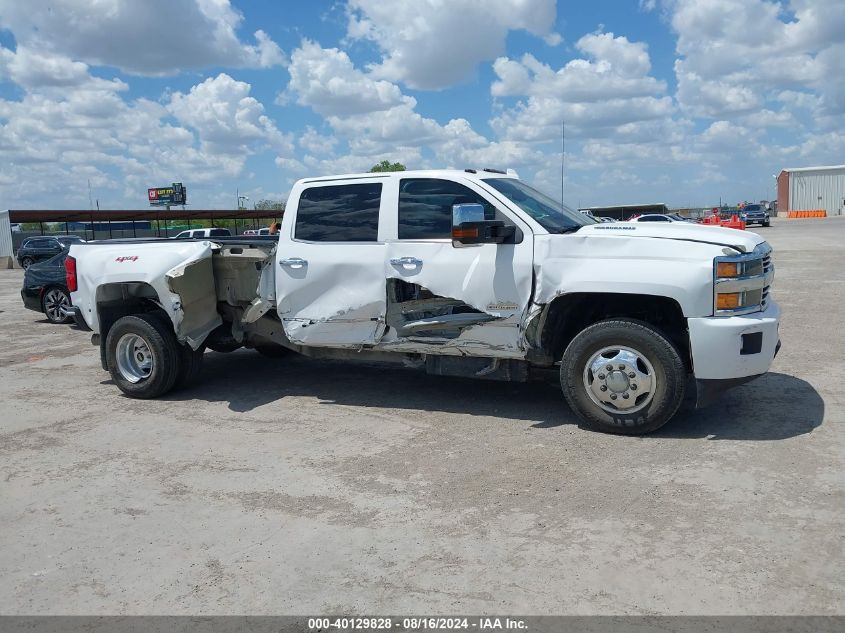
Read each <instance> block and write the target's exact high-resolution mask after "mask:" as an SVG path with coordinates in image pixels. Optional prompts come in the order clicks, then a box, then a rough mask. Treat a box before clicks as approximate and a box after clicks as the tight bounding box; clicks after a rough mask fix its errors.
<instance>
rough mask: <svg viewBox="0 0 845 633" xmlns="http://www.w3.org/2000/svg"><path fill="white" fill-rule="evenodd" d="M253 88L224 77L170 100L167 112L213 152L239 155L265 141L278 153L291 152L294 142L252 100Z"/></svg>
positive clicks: (209, 79) (218, 77) (204, 83)
mask: <svg viewBox="0 0 845 633" xmlns="http://www.w3.org/2000/svg"><path fill="white" fill-rule="evenodd" d="M250 88H251V87H250V85H249V84H248V83H246V82H243V81H236V80H234V79H232V78H231V77H230V76H229V75H227V74H225V73H220V74H219V75H217V77H214V78H208V79H206V80H205V81H203V82H202V83H200V84H197V85H195V86H193V87H192V88H191V89H190V91H189V92H188V93H187V94H182V93H179V92H177V93H175V94H173V95H172V96H171V99H170V103H169V104H168V106H167V108H168V110H169V111H170V112H171V113H172V114H173V116H174V117H176V119H177V120H178V121H179V122H180V123H183V124H185V125H188V126H190V127H192V128H194V129H195V130H197V132H198V134H199V138H200V141H201V142H202V143H203V145H204V146H205V147H206V148H207V149H208V150H209V151H212V152H225V151H232V149H234V150H235V151H239V148H242V147H243V146H245V145H248V144H249V143H252V142H255V141H264V142H266V143H268V144H270V145H272V146H273V147H275V148H276V149H277V150H284V151H288V152H289V151H292V141H291V139H290V138H289V137H287V136H285V135H284V134H282V133H281V132H280V131H279V130H278V129H277V128H276V126H275V124H274V123H273V122H272V121H271V120H270V118H269V117H268V116H267V115H266V114H265V113H264V106H263V105H262V104H261V103H259V102H258V100H257V99H255V98H254V97H251V96H249V92H250Z"/></svg>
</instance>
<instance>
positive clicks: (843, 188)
mask: <svg viewBox="0 0 845 633" xmlns="http://www.w3.org/2000/svg"><path fill="white" fill-rule="evenodd" d="M820 210H823V211H826V212H827V215H829V216H831V215H842V214H843V211H844V210H845V165H833V166H829V167H797V168H793V169H784V170H783V171H782V172H780V174H778V215H781V214H783V215H786V213H787V212H789V211H820Z"/></svg>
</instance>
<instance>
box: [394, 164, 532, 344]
mask: <svg viewBox="0 0 845 633" xmlns="http://www.w3.org/2000/svg"><path fill="white" fill-rule="evenodd" d="M390 184H391V185H392V187H391V189H392V190H391V194H390V195H391V203H392V204H391V215H390V219H391V220H392V223H391V226H390V227H389V228H388V227H386V229H387V230H388V231H389V232H390V234H391V238H390V239H389V240H388V243H387V253H386V257H385V277H386V278H387V311H386V323H387V325H388V328H389V329H388V330H387V333H386V334H385V336H384V338H383V340H382V343H381V347H384V348H390V349H394V350H397V351H418V352H419V351H424V352H427V353H437V354H455V355H458V354H462V353H466V352H470V353H473V354H475V355H479V356H491V357H503V358H519V357H522V356H524V349H523V345H522V336H521V331H520V326H521V324H522V323H523V321H524V315H525V312H526V310H527V308H528V304H529V301H530V299H531V287H532V275H533V271H532V265H533V261H532V260H533V239H532V232H531V229H530V227H529V226H528V225H527V224H526V223H524V222H523V221H522V220H521V219H520V218H519V217H518V216H516V214H513V213H512V212H511V211H510V210H508V209H506V208H505V206H504V205H503V204H501V203H498V202H497V201H496V198H495V197H494V196H492V195H491V194H490V193H489V192H487V191H486V190H485V189H483V188H482V187H480V186H479V185H478V184H477V183H476V182H474V181H473V180H471V179H466V180H463V181H459V180H457V179H456V180H448V179H442V178H396V179H395V180H393V181H392V182H391V183H390ZM467 203H477V204H481V205H482V206H483V207H484V211H485V219H489V220H502V221H504V222H505V224H507V225H513V226H514V227H515V228H516V231H515V237H514V239H512V240H510V242H511V243H505V244H473V245H463V244H458V243H453V241H452V207H453V205H456V204H467Z"/></svg>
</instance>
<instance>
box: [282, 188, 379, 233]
mask: <svg viewBox="0 0 845 633" xmlns="http://www.w3.org/2000/svg"><path fill="white" fill-rule="evenodd" d="M380 200H381V183H380V182H369V183H361V184H355V185H329V186H325V187H311V188H309V189H306V190H304V191H303V192H302V195H301V196H300V198H299V207H298V208H297V210H296V227H295V229H294V237H295V238H296V239H298V240H306V241H309V242H375V241H376V240H378V209H379V202H380Z"/></svg>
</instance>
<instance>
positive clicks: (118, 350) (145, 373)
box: [105, 312, 289, 398]
mask: <svg viewBox="0 0 845 633" xmlns="http://www.w3.org/2000/svg"><path fill="white" fill-rule="evenodd" d="M237 347H240V344H238V345H237V346H235V347H232V348H231V349H229V348H228V347H225V348H224V349H225V351H233V350H234V349H237ZM212 349H216V348H215V347H212ZM256 350H257V351H258V352H259V353H260V354H262V355H264V356H268V357H272V358H279V357H282V356H286V355H287V354H288V353H289V350H288V349H287V348H285V347H282V346H281V345H272V344H266V345H260V346H258V347H256ZM221 351H223V350H221ZM105 354H106V364H107V366H108V370H109V373H110V374H111V377H112V379H113V380H114V382H115V384H116V385H117V386H118V388H119V389H120V390H121V391H122V392H123V393H125V394H126V395H128V396H131V397H133V398H157V397H159V396H163V395H164V394H166V393H167V392H169V391H171V390H172V389H181V388H183V387H187V386H189V385H191V384H192V383H194V382H195V381H196V379H197V377H198V376H199V374H200V372H201V371H202V363H203V357H204V355H205V346H202V347H200V348H199V349H197V350H194V349H191V348H190V347H189V346H187V345H181V344H180V343H179V341H178V340H177V339H176V335H175V334H174V332H173V324H172V323H171V321H170V319H169V318H168V317H167V315H166V314H164V313H162V312H147V313H142V314H134V315H131V316H125V317H122V318H121V319H119V320H118V321H116V322H115V323H114V325H112V327H111V329H110V330H109V333H108V336H107V337H106V344H105Z"/></svg>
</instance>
